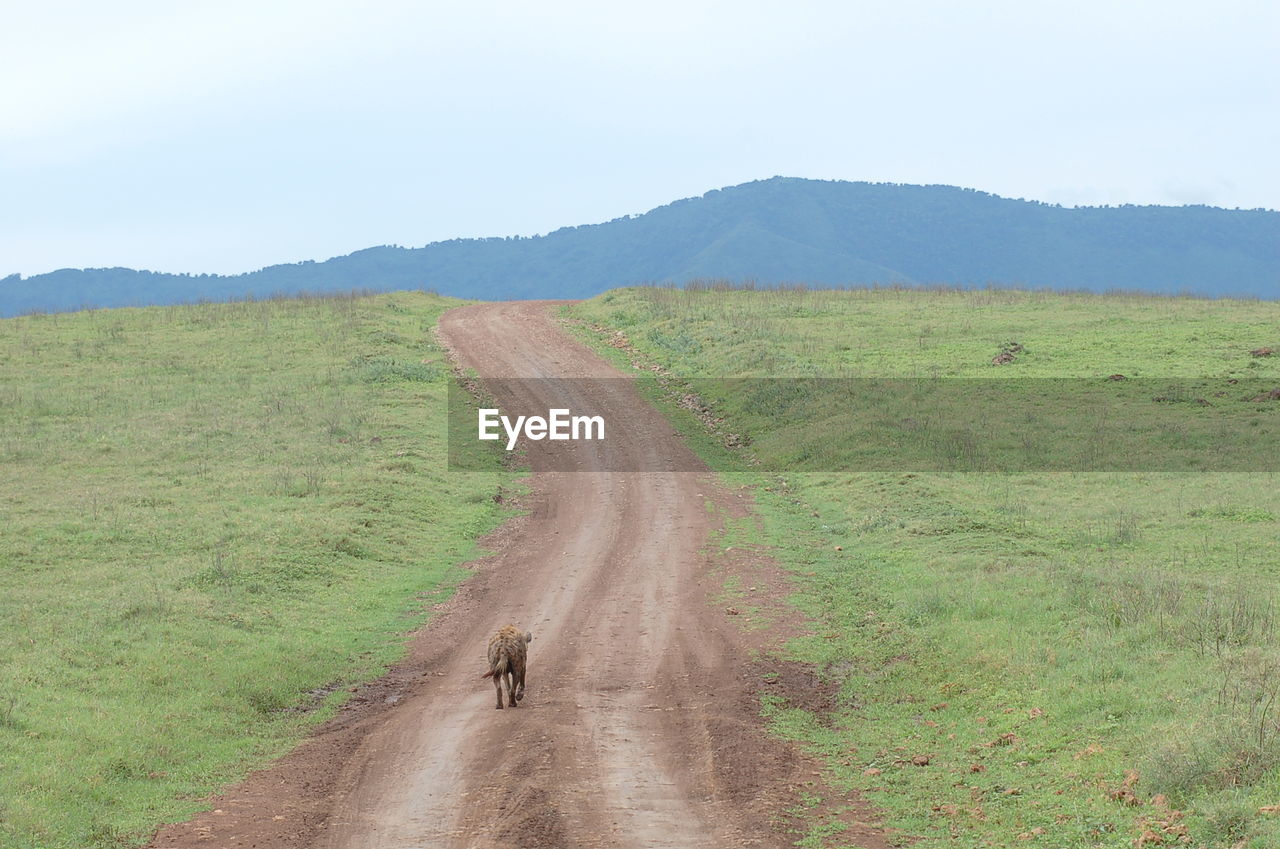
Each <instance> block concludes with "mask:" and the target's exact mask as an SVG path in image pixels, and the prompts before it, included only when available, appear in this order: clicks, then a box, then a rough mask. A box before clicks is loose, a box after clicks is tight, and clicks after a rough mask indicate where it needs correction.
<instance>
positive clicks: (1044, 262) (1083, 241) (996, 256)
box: [0, 177, 1280, 315]
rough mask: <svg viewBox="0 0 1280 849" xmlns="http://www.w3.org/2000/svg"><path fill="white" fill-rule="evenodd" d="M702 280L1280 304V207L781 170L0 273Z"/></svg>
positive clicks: (526, 286) (156, 282)
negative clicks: (192, 267)
mask: <svg viewBox="0 0 1280 849" xmlns="http://www.w3.org/2000/svg"><path fill="white" fill-rule="evenodd" d="M697 278H724V279H728V280H732V281H737V282H743V281H747V280H752V281H755V282H756V283H758V284H762V285H769V284H779V283H803V284H807V285H813V286H857V285H871V284H905V285H948V286H986V285H997V286H1016V287H1027V288H1054V289H1083V290H1091V291H1106V290H1112V289H1124V290H1141V291H1148V292H1155V293H1166V294H1173V293H1178V292H1189V293H1193V294H1199V295H1208V296H1222V295H1245V296H1253V297H1261V298H1280V212H1276V211H1272V210H1263V209H1254V210H1238V209H1236V210H1231V209H1221V208H1217V207H1209V206H1177V207H1173V206H1132V205H1125V206H1104V207H1062V206H1058V205H1056V204H1046V203H1040V202H1037V201H1027V200H1013V199H1009V198H1003V197H999V196H996V195H992V194H987V193H985V192H980V191H976V190H973V189H961V188H956V187H953V186H917V185H906V184H896V183H860V182H858V183H856V182H844V181H823V180H804V179H795V178H785V177H774V178H772V179H769V180H759V181H755V182H751V183H745V184H742V185H739V186H732V187H730V188H725V189H718V190H713V191H710V192H707V193H706V194H704V195H702V196H701V197H696V198H687V199H684V200H678V201H675V202H674V203H670V204H667V205H666V206H661V207H658V208H657V209H653V210H651V211H649V212H646V213H644V214H643V215H632V216H625V217H623V218H617V219H614V220H613V221H608V222H605V223H602V224H589V225H583V226H578V227H565V228H562V229H560V230H556V231H555V232H552V233H548V234H546V235H544V236H532V237H496V238H487V239H454V240H450V241H445V242H433V243H431V244H428V245H425V246H424V247H420V248H404V247H395V246H380V247H372V248H367V249H364V250H360V251H356V252H355V253H352V254H348V255H346V256H340V257H334V258H332V259H328V260H325V261H323V262H315V261H310V260H308V261H305V262H300V263H295V264H286V265H273V266H269V267H267V268H263V269H260V270H257V271H251V272H247V273H244V274H238V275H206V274H200V275H190V274H168V273H160V272H151V271H137V270H133V269H127V268H87V269H62V270H59V271H54V272H50V273H48V274H38V275H33V276H31V277H25V278H24V277H22V276H20V275H16V274H14V275H10V276H9V277H6V278H3V279H0V315H16V314H20V313H24V312H31V311H62V310H73V309H79V308H82V307H86V306H94V307H110V306H126V305H143V304H168V303H181V302H188V301H196V300H201V299H205V300H226V299H231V298H240V297H246V296H254V297H266V296H270V295H273V294H293V293H297V292H332V291H348V290H352V289H368V290H376V291H387V290H394V289H433V290H435V291H438V292H440V293H442V294H448V295H456V296H459V297H465V298H479V299H515V298H578V297H586V296H590V295H593V294H596V293H599V292H601V291H604V290H605V289H610V288H614V287H617V286H624V285H628V284H637V283H677V284H678V283H684V282H688V281H690V280H693V279H697Z"/></svg>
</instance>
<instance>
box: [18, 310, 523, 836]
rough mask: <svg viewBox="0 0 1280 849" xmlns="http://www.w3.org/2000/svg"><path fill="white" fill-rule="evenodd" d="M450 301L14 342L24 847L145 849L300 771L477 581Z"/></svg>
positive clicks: (106, 329)
mask: <svg viewBox="0 0 1280 849" xmlns="http://www.w3.org/2000/svg"><path fill="white" fill-rule="evenodd" d="M458 303H460V302H458V301H453V300H451V299H446V298H440V297H437V296H434V295H428V294H423V293H406V292H401V293H394V294H389V295H378V296H372V297H324V298H304V299H290V300H283V299H282V300H269V301H259V302H243V303H231V304H205V305H197V306H171V307H152V308H146V309H117V310H105V311H90V312H81V313H73V314H56V315H34V316H27V317H21V318H13V319H5V320H3V321H0V469H3V474H2V475H0V527H3V528H4V531H3V535H0V646H2V647H3V652H2V653H0V844H3V845H4V846H6V847H12V848H13V849H36V847H40V849H60V847H68V849H70V847H75V849H82V848H83V847H117V846H130V845H136V844H138V843H140V842H144V841H145V840H146V838H147V837H148V836H149V835H150V833H151V832H152V830H153V829H154V828H155V826H156V825H157V824H158V823H160V822H165V821H175V820H180V819H183V818H185V817H187V816H188V815H190V814H191V813H193V812H194V811H196V810H198V809H199V808H200V807H201V800H202V799H203V798H205V797H207V795H208V794H209V793H211V792H212V791H214V790H215V789H216V788H218V787H220V786H223V785H225V784H226V783H228V782H231V781H233V780H235V779H237V778H238V777H240V776H242V775H243V774H244V773H245V772H246V771H247V770H248V769H250V768H251V767H253V766H255V765H259V764H262V763H263V762H265V761H266V760H268V759H271V758H273V757H275V756H278V755H280V754H282V753H284V752H285V751H287V750H288V749H289V748H290V747H291V746H292V745H293V744H294V743H295V742H296V741H297V740H298V739H299V738H300V737H301V735H303V734H304V733H305V732H306V731H307V730H308V729H309V728H311V727H312V726H314V725H315V724H316V723H318V722H319V721H321V720H323V719H324V718H326V717H328V716H330V715H331V714H332V713H333V712H334V710H335V709H336V708H337V707H338V706H339V705H340V704H341V702H342V701H343V698H344V696H345V694H346V692H347V689H348V688H349V687H350V686H351V685H352V684H354V683H356V682H359V681H363V680H368V679H370V678H372V677H375V676H377V675H378V674H379V673H380V672H381V671H383V670H384V669H385V668H386V667H387V665H388V664H389V663H391V662H393V661H394V660H396V659H397V658H398V657H399V656H400V655H401V653H402V651H403V640H402V639H401V635H403V634H405V633H406V632H408V631H409V630H411V629H413V628H414V627H416V626H418V625H420V624H421V623H422V622H424V621H425V619H426V618H427V616H428V611H429V609H430V607H431V606H432V605H433V604H435V603H437V602H439V601H442V600H443V599H445V598H447V596H448V595H449V593H450V592H451V590H452V587H453V586H454V585H455V584H456V582H457V581H458V580H460V579H461V578H462V577H464V576H465V574H466V573H465V570H464V569H462V568H461V567H460V566H459V565H458V564H460V563H462V562H464V561H466V560H468V559H470V558H472V557H474V556H475V555H476V549H475V544H474V540H475V539H476V538H477V537H478V536H479V535H481V534H482V533H483V532H485V531H487V530H488V529H490V528H492V527H494V526H495V525H496V524H497V522H498V521H499V520H500V519H501V518H502V515H503V508H501V507H500V506H499V505H497V504H495V502H494V498H493V496H494V493H495V491H496V490H497V488H498V486H499V484H500V483H502V482H504V481H505V480H506V474H505V473H504V472H502V471H501V470H500V469H499V467H498V465H497V463H496V460H495V462H494V463H493V464H491V465H490V467H489V468H490V471H486V472H477V473H468V474H447V473H446V471H445V449H446V446H445V432H444V415H443V410H444V406H445V392H446V388H447V385H448V382H449V380H450V379H451V378H450V372H449V364H448V363H447V362H446V361H445V358H444V354H443V352H442V351H441V349H440V347H439V345H438V344H437V343H436V342H435V338H434V327H435V323H436V319H437V318H438V317H439V315H440V313H441V312H443V311H444V310H445V309H447V308H449V307H451V306H454V305H456V304H458Z"/></svg>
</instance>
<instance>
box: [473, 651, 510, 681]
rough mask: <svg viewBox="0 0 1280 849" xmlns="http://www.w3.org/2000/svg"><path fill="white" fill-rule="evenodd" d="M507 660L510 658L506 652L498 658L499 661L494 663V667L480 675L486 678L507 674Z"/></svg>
mask: <svg viewBox="0 0 1280 849" xmlns="http://www.w3.org/2000/svg"><path fill="white" fill-rule="evenodd" d="M507 662H508V658H507V656H506V655H505V654H504V655H503V656H502V657H500V658H498V662H497V663H495V664H494V665H493V668H492V669H490V670H489V671H488V672H486V673H485V674H483V675H481V676H480V677H481V678H482V679H484V678H492V677H493V676H495V675H505V674H506V673H507Z"/></svg>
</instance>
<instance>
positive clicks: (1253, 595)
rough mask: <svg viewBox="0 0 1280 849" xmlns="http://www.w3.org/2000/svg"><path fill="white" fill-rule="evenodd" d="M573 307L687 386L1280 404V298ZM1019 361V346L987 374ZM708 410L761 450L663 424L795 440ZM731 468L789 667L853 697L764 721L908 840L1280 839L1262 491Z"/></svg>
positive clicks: (650, 301)
mask: <svg viewBox="0 0 1280 849" xmlns="http://www.w3.org/2000/svg"><path fill="white" fill-rule="evenodd" d="M568 312H569V314H570V315H571V316H573V317H574V318H576V319H578V320H580V321H582V322H586V323H589V324H594V325H597V326H601V327H605V328H609V329H610V330H614V331H621V332H622V333H624V334H625V336H626V338H627V340H628V341H629V344H630V345H631V346H633V350H632V352H631V353H628V354H626V355H618V354H617V353H616V352H615V353H614V357H615V359H620V360H627V359H641V360H644V361H646V362H655V363H657V364H659V365H661V366H663V367H665V368H666V369H668V370H669V371H670V372H672V373H673V374H674V375H677V376H679V377H681V378H693V377H707V376H709V377H733V376H839V377H877V378H884V377H914V376H924V377H935V376H936V377H944V378H945V377H998V378H1004V377H1035V378H1042V377H1079V378H1097V377H1105V376H1106V375H1109V374H1112V373H1121V374H1125V375H1127V376H1129V377H1146V378H1165V377H1169V378H1194V379H1201V378H1212V379H1214V380H1226V379H1228V378H1234V379H1240V380H1244V379H1246V378H1247V379H1250V380H1255V381H1260V382H1263V383H1266V382H1268V381H1270V382H1272V385H1280V357H1271V358H1261V357H1252V356H1250V354H1249V352H1250V350H1251V349H1254V348H1259V347H1263V346H1271V347H1276V348H1277V349H1280V345H1278V344H1277V343H1278V342H1280V329H1277V328H1280V304H1275V303H1263V302H1249V301H1227V300H1222V301H1208V300H1197V299H1191V298H1154V297H1132V296H1123V295H1117V296H1090V295H1073V294H1065V295H1055V294H1048V293H1019V292H1006V291H975V292H948V291H925V292H912V291H893V290H878V291H877V290H872V291H850V292H830V291H810V292H806V291H773V292H744V291H730V290H715V289H703V290H695V291H679V290H670V289H647V290H646V289H634V290H618V291H615V292H610V293H607V294H605V295H603V296H600V297H598V298H595V299H593V300H591V301H588V302H585V303H583V304H580V305H578V306H576V307H573V308H571V309H570V310H569V311H568ZM603 338H604V337H599V336H597V337H595V340H596V342H597V344H600V345H603ZM1011 341H1016V342H1018V343H1020V344H1021V345H1023V346H1024V348H1025V352H1024V353H1021V354H1020V355H1019V356H1018V357H1017V359H1016V360H1015V362H1014V363H1011V364H1009V365H1005V366H999V367H997V366H993V365H992V364H991V360H992V358H993V357H994V356H996V355H997V354H998V353H999V352H1000V350H1001V348H1002V347H1003V346H1004V345H1006V344H1007V343H1009V342H1011ZM724 385H726V386H728V385H730V384H724ZM714 401H715V404H714V406H715V408H716V412H717V413H719V414H722V415H724V416H725V417H726V419H727V421H726V424H725V427H726V428H728V429H730V430H732V431H734V432H736V433H740V434H745V435H747V436H749V437H750V438H751V440H752V441H751V444H750V446H749V447H748V448H746V449H738V450H734V451H730V450H727V449H725V448H724V447H723V446H722V445H721V444H719V442H718V440H717V439H716V438H713V437H712V436H709V435H708V434H706V433H705V432H702V431H700V426H699V425H698V424H697V421H696V420H695V419H694V418H693V417H692V416H689V415H687V414H686V413H684V411H682V410H677V409H675V408H674V407H673V406H672V405H671V404H667V408H668V410H669V412H670V414H671V416H672V418H673V421H675V422H676V423H677V425H678V426H680V427H681V428H682V429H683V430H684V431H685V432H686V433H688V434H690V436H691V439H692V441H693V443H694V445H695V447H696V448H697V450H699V451H700V452H701V453H702V454H703V455H704V456H705V457H707V458H708V459H709V460H710V461H711V462H712V464H713V466H715V467H716V468H719V469H724V470H733V469H747V468H749V466H748V465H747V462H746V461H747V460H748V459H749V457H750V455H753V454H754V455H755V457H754V459H756V460H759V461H761V462H762V463H764V464H765V465H769V464H770V463H771V462H774V463H775V464H776V461H778V459H779V458H780V457H786V456H787V455H786V454H785V453H784V452H785V451H787V450H788V448H789V447H790V446H793V445H794V444H795V437H796V434H795V433H794V432H792V431H790V430H788V429H786V427H785V426H783V425H780V420H778V419H777V418H775V417H771V416H770V415H769V414H768V411H767V409H765V408H764V407H763V406H762V405H760V404H759V403H756V402H749V401H747V400H745V399H743V398H739V397H734V396H732V395H731V394H730V395H728V396H726V397H723V398H717V399H714ZM1268 409H1270V408H1268ZM1268 415H1271V416H1273V417H1280V404H1276V406H1275V408H1274V412H1269V413H1268ZM790 426H791V427H794V426H795V423H794V422H793V423H791V425H790ZM833 450H834V451H835V455H833V457H832V461H833V463H835V462H837V461H838V460H839V459H840V458H839V456H838V452H839V449H838V448H836V449H833ZM780 465H785V464H780ZM732 475H733V476H734V477H735V479H736V478H741V479H742V480H744V481H750V482H752V483H754V484H755V486H756V498H757V505H758V508H759V510H760V513H761V515H762V517H763V525H764V532H763V536H764V540H765V541H766V542H767V543H768V544H769V545H770V547H771V549H772V551H773V552H774V554H775V556H776V557H777V558H778V559H779V561H780V562H782V563H783V565H785V566H786V567H788V568H789V569H791V570H792V571H793V573H794V575H795V578H796V581H797V585H798V588H799V590H798V593H797V595H796V596H795V598H794V602H795V604H796V605H797V606H798V607H799V608H800V609H801V610H802V611H803V612H804V614H805V615H807V616H808V617H809V618H810V620H811V621H812V631H813V633H812V635H811V636H808V637H805V638H801V639H798V640H795V641H793V642H792V643H791V645H790V652H791V653H792V655H793V656H794V657H795V658H798V659H801V660H805V661H808V662H811V663H814V664H816V665H817V666H818V667H819V668H821V669H822V670H823V671H824V674H825V675H826V676H828V678H829V679H830V680H831V681H833V682H834V683H835V684H836V685H838V686H839V693H840V698H839V704H840V708H839V709H838V710H837V712H836V713H835V715H834V716H831V717H817V716H814V715H812V714H809V713H807V712H806V711H803V710H800V709H798V708H796V707H795V706H792V705H789V704H787V703H785V702H779V701H777V700H766V703H765V711H766V715H767V717H768V718H769V721H770V722H771V723H772V725H773V727H774V729H775V730H776V731H777V732H778V733H779V734H782V735H785V736H788V737H791V738H794V739H796V740H798V741H801V742H802V743H803V744H804V745H806V746H809V747H811V748H812V749H813V750H814V751H815V752H817V753H819V754H820V755H821V756H822V757H823V758H824V760H825V762H826V763H827V765H828V766H829V768H830V771H831V777H832V780H833V781H835V782H836V783H837V784H841V785H844V786H849V787H857V788H861V789H862V790H863V791H865V792H866V793H867V795H868V796H869V798H870V799H871V800H872V801H873V802H874V803H875V804H877V805H878V806H880V807H881V808H882V809H883V810H884V812H885V817H886V823H887V824H888V825H889V826H891V827H892V828H894V829H896V830H898V831H899V832H901V833H905V834H909V835H916V836H919V837H920V838H921V840H920V842H919V843H916V844H914V845H919V846H923V847H933V846H966V847H967V846H1023V845H1046V846H1072V847H1076V846H1080V847H1131V846H1133V845H1135V841H1136V840H1137V839H1139V837H1140V836H1141V835H1142V834H1143V832H1144V831H1150V832H1153V833H1156V834H1159V835H1161V836H1162V837H1163V839H1165V840H1166V841H1168V842H1169V843H1170V844H1173V843H1176V842H1177V841H1179V839H1180V835H1181V833H1182V830H1183V829H1184V828H1185V830H1186V832H1187V835H1188V841H1189V842H1190V845H1200V846H1214V847H1228V846H1247V847H1252V849H1261V847H1273V846H1276V845H1280V816H1276V815H1274V814H1268V813H1265V812H1262V811H1261V810H1260V809H1262V808H1264V807H1266V806H1272V805H1276V804H1280V641H1278V637H1280V628H1278V623H1280V619H1278V617H1280V606H1278V605H1280V600H1277V598H1276V594H1275V587H1276V586H1277V579H1278V578H1280V524H1278V523H1277V518H1276V517H1277V516H1278V515H1280V503H1277V496H1276V493H1277V491H1278V490H1277V475H1276V474H1275V473H1273V472H1257V473H1205V472H1201V473H1188V472H1178V473H1173V472H1140V471H1139V472H1124V473H1118V472H1115V473H1103V472H1052V473H1050V472H1036V471H1025V472H1017V473H1009V474H984V473H936V472H935V473H921V472H913V471H909V470H901V471H896V470H892V469H886V470H883V471H877V472H862V473H843V474H836V473H820V472H805V473H793V474H780V473H776V472H775V473H769V474H766V473H761V472H749V471H738V472H732ZM728 542H732V540H729V541H728ZM743 543H744V544H749V543H750V540H746V539H744V540H743ZM836 546H839V547H840V548H841V549H842V550H841V551H837V550H836ZM916 757H923V758H927V759H928V763H927V764H926V765H919V766H918V765H915V764H914V763H913V760H914V759H915V758H916ZM1135 802H1136V804H1132V803H1135ZM1175 812H1180V813H1175ZM813 839H814V840H815V841H818V842H815V844H814V845H819V843H820V842H821V841H820V840H819V839H818V838H817V837H814V838H813ZM823 839H825V840H826V841H827V842H826V844H825V845H839V844H840V839H839V836H838V835H832V836H830V837H827V838H823Z"/></svg>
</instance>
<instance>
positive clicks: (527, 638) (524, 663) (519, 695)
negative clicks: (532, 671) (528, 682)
mask: <svg viewBox="0 0 1280 849" xmlns="http://www.w3.org/2000/svg"><path fill="white" fill-rule="evenodd" d="M524 642H525V646H527V645H528V644H529V643H531V642H533V634H530V633H529V632H528V631H526V632H525V633H524ZM525 646H521V647H520V649H521V651H520V654H521V655H522V657H521V659H520V665H519V666H518V667H516V678H517V681H518V684H519V689H517V690H516V701H519V700H520V699H523V698H524V675H525V671H526V670H527V669H528V666H529V656H528V654H527V653H526V651H525Z"/></svg>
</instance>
